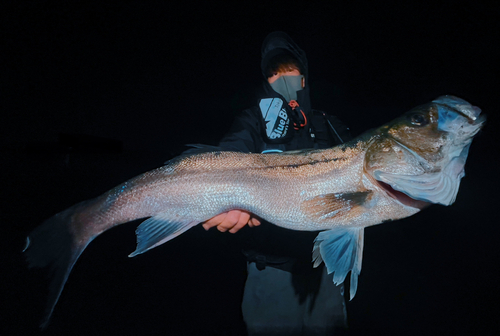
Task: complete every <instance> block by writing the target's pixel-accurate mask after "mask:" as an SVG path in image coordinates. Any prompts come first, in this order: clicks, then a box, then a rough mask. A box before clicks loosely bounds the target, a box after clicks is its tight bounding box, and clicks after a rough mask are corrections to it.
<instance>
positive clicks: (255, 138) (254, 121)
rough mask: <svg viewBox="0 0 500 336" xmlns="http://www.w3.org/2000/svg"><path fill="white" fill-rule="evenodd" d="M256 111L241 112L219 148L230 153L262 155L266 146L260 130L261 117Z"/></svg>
mask: <svg viewBox="0 0 500 336" xmlns="http://www.w3.org/2000/svg"><path fill="white" fill-rule="evenodd" d="M257 112H258V111H256V110H255V109H247V110H244V111H243V112H241V113H240V114H239V115H238V116H237V117H236V119H235V120H234V122H233V125H232V126H231V128H230V130H229V132H228V133H227V134H226V135H225V136H224V137H223V138H222V139H221V140H220V142H219V147H221V148H222V149H223V150H228V151H240V152H247V153H260V151H261V148H262V147H263V145H264V143H263V142H264V141H263V139H262V136H261V130H260V127H261V126H260V122H261V121H260V120H259V117H260V115H259V114H258V113H257Z"/></svg>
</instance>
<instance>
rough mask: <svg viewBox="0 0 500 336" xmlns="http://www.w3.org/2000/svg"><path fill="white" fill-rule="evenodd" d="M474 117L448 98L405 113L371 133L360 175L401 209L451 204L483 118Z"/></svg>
mask: <svg viewBox="0 0 500 336" xmlns="http://www.w3.org/2000/svg"><path fill="white" fill-rule="evenodd" d="M480 113H481V110H480V109H479V108H478V107H475V106H472V105H471V104H469V103H468V102H466V101H465V100H463V99H460V98H457V97H454V96H441V97H439V98H437V99H435V100H433V101H432V102H431V103H429V104H425V105H421V106H418V107H416V108H414V109H412V110H410V111H408V112H407V113H405V114H404V115H403V116H401V117H399V118H397V119H396V120H394V121H392V122H390V123H389V124H386V125H384V126H382V127H380V128H378V129H377V130H375V131H374V132H373V133H371V137H370V139H369V140H368V144H369V145H368V149H367V153H366V157H365V166H364V169H365V172H366V173H367V174H368V176H369V177H370V179H371V180H372V181H374V182H376V183H377V184H378V185H379V186H381V187H382V188H383V189H384V190H385V191H386V192H387V193H388V194H389V195H390V196H391V197H393V198H396V199H397V200H398V201H400V202H401V203H403V204H405V205H409V206H413V207H417V208H423V207H425V206H426V205H428V204H430V203H438V204H443V205H450V204H452V203H453V202H454V201H455V198H456V195H457V193H458V188H459V185H460V180H461V178H462V177H463V176H464V175H465V173H464V165H465V161H466V159H467V155H468V151H469V146H470V144H471V142H472V139H473V137H474V135H476V134H477V132H478V131H479V130H480V129H481V127H482V125H483V124H484V121H485V120H486V118H485V117H484V116H480Z"/></svg>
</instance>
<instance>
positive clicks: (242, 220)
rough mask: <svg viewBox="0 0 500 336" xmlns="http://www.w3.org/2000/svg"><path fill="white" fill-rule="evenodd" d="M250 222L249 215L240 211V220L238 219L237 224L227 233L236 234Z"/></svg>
mask: <svg viewBox="0 0 500 336" xmlns="http://www.w3.org/2000/svg"><path fill="white" fill-rule="evenodd" d="M249 220H250V214H249V213H248V212H246V211H241V213H240V218H239V219H238V222H237V223H236V225H235V226H233V227H232V228H231V229H230V230H229V232H231V233H236V232H238V231H239V230H240V229H241V228H242V227H244V226H245V225H247V224H248V221H249Z"/></svg>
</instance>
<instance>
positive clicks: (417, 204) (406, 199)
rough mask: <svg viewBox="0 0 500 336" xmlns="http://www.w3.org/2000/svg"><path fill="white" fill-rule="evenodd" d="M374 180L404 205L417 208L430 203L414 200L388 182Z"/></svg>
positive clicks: (425, 206)
mask: <svg viewBox="0 0 500 336" xmlns="http://www.w3.org/2000/svg"><path fill="white" fill-rule="evenodd" d="M375 182H376V183H377V184H378V186H379V187H381V188H382V189H383V190H384V191H385V192H386V193H387V194H388V195H389V196H390V197H392V198H394V199H395V200H397V201H398V202H399V203H402V204H404V205H406V206H409V207H412V208H417V209H420V210H422V209H425V208H427V207H428V206H429V205H431V204H432V203H430V202H426V201H420V200H416V199H414V198H411V197H410V196H408V195H407V194H405V193H404V192H401V191H398V190H396V189H394V188H393V187H391V185H390V184H387V183H385V182H382V181H379V180H375Z"/></svg>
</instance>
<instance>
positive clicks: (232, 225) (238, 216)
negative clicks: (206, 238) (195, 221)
mask: <svg viewBox="0 0 500 336" xmlns="http://www.w3.org/2000/svg"><path fill="white" fill-rule="evenodd" d="M247 224H248V226H250V227H254V226H259V225H260V220H259V219H258V218H257V217H255V216H254V215H253V214H251V213H249V212H247V211H243V210H230V211H228V212H223V213H221V214H219V215H217V216H215V217H212V218H210V219H209V220H207V221H206V222H205V223H203V224H202V226H203V228H204V229H205V230H208V229H210V228H212V227H214V226H217V230H219V231H220V232H226V231H228V230H229V232H231V233H235V232H238V230H240V229H241V228H242V227H244V226H245V225H247Z"/></svg>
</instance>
